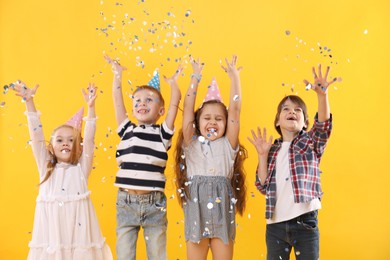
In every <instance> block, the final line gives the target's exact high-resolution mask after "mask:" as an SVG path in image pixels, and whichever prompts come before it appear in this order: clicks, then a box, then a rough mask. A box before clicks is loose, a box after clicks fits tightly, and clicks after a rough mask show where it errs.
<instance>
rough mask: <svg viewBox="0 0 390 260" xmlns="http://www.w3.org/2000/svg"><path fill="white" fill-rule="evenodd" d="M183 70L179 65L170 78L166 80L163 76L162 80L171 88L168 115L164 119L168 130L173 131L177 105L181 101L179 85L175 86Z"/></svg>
mask: <svg viewBox="0 0 390 260" xmlns="http://www.w3.org/2000/svg"><path fill="white" fill-rule="evenodd" d="M182 70H183V68H182V66H181V64H179V67H178V68H177V70H176V72H175V73H174V74H173V75H172V77H170V78H167V77H165V76H164V80H165V81H166V82H167V83H168V84H169V85H170V86H171V100H170V103H169V107H168V113H167V115H166V117H165V123H166V124H167V126H168V128H169V129H171V130H173V129H174V124H175V119H176V116H177V110H178V108H179V103H180V99H181V92H180V88H179V85H178V84H177V78H178V77H179V75H180V73H181V71H182Z"/></svg>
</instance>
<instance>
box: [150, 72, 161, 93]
mask: <svg viewBox="0 0 390 260" xmlns="http://www.w3.org/2000/svg"><path fill="white" fill-rule="evenodd" d="M148 85H149V86H151V87H154V88H155V89H157V90H158V91H160V74H159V73H158V70H157V69H156V70H155V71H154V72H153V78H152V79H151V80H150V81H149V83H148Z"/></svg>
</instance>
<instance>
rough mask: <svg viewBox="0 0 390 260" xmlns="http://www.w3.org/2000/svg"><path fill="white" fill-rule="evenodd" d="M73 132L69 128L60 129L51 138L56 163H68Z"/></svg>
mask: <svg viewBox="0 0 390 260" xmlns="http://www.w3.org/2000/svg"><path fill="white" fill-rule="evenodd" d="M73 141H74V132H73V129H72V128H70V127H61V128H59V129H58V130H57V131H55V133H54V136H53V137H52V143H51V145H52V147H53V152H54V155H55V157H56V158H57V161H58V162H64V163H70V161H71V154H72V149H73V143H74V142H73Z"/></svg>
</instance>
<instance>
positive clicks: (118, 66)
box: [104, 54, 127, 74]
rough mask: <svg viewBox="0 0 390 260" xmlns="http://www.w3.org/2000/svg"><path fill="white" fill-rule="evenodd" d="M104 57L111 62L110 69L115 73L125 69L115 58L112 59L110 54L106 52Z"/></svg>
mask: <svg viewBox="0 0 390 260" xmlns="http://www.w3.org/2000/svg"><path fill="white" fill-rule="evenodd" d="M104 59H105V60H106V61H107V62H108V63H109V64H111V66H112V71H113V72H114V73H115V74H117V73H121V72H122V71H124V70H127V68H126V67H124V66H122V65H121V64H120V63H119V62H118V61H117V60H114V59H112V58H111V57H110V56H108V55H107V54H106V55H104Z"/></svg>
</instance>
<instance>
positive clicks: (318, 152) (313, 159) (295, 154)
mask: <svg viewBox="0 0 390 260" xmlns="http://www.w3.org/2000/svg"><path fill="white" fill-rule="evenodd" d="M314 120H315V122H314V125H313V127H312V128H311V129H310V131H309V132H306V131H303V130H302V131H301V132H300V133H299V134H298V136H296V137H295V138H294V140H293V141H292V142H291V145H290V148H289V155H288V156H289V162H290V163H289V164H290V176H291V182H292V185H293V192H294V201H295V203H305V202H309V201H311V200H313V199H315V198H321V196H322V189H321V179H320V173H321V171H320V169H319V164H320V161H321V156H322V154H323V152H324V150H325V146H326V143H327V141H328V139H329V136H330V133H331V131H332V115H331V116H330V118H329V119H328V120H327V121H325V122H321V123H320V122H318V119H317V115H316V117H315V118H314ZM282 142H283V140H282V139H281V138H279V139H276V140H275V142H274V144H273V145H272V147H271V149H270V151H269V153H268V173H269V174H268V177H267V179H266V180H265V182H264V185H261V183H260V180H259V179H258V175H257V174H256V182H255V185H256V187H257V189H258V190H259V191H260V192H261V193H262V194H265V195H266V211H265V217H266V218H267V219H271V218H272V216H273V213H274V211H275V204H276V179H275V173H276V168H275V165H276V157H277V155H278V151H279V149H280V147H281V144H282Z"/></svg>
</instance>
